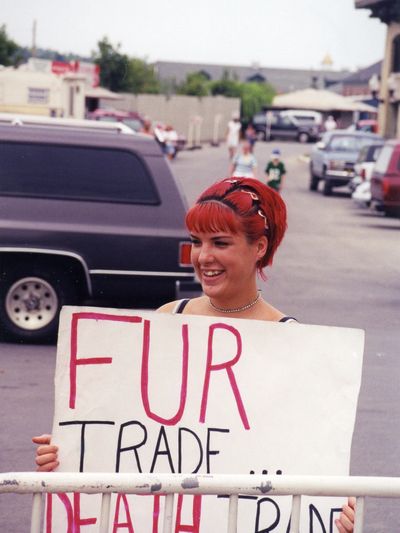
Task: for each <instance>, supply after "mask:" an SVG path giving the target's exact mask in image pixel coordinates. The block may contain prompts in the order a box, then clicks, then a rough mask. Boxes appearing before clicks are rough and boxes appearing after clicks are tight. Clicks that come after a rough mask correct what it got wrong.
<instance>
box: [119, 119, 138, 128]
mask: <svg viewBox="0 0 400 533" xmlns="http://www.w3.org/2000/svg"><path fill="white" fill-rule="evenodd" d="M122 122H123V123H124V124H126V125H127V126H129V127H130V128H131V129H132V130H133V131H140V130H141V129H142V123H141V121H140V120H139V119H138V118H124V120H123V121H122Z"/></svg>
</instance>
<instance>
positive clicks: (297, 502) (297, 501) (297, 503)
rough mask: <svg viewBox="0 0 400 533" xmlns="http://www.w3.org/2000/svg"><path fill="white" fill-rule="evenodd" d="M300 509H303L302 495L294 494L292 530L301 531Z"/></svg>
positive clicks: (291, 531)
mask: <svg viewBox="0 0 400 533" xmlns="http://www.w3.org/2000/svg"><path fill="white" fill-rule="evenodd" d="M300 510H301V496H300V495H298V494H297V495H296V496H293V499H292V512H291V515H290V532H289V533H299V531H300Z"/></svg>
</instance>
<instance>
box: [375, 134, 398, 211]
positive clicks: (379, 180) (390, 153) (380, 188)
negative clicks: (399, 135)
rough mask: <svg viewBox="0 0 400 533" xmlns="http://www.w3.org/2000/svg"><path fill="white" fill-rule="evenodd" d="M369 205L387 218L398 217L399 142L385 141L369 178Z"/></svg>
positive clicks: (393, 140)
mask: <svg viewBox="0 0 400 533" xmlns="http://www.w3.org/2000/svg"><path fill="white" fill-rule="evenodd" d="M371 205H372V206H373V207H374V208H375V209H377V210H378V211H381V212H383V213H384V214H385V215H387V216H395V217H398V216H400V140H399V139H392V140H390V141H387V142H386V143H385V145H384V147H383V148H382V151H381V153H380V154H379V157H378V159H377V161H376V163H375V168H374V172H373V174H372V178H371Z"/></svg>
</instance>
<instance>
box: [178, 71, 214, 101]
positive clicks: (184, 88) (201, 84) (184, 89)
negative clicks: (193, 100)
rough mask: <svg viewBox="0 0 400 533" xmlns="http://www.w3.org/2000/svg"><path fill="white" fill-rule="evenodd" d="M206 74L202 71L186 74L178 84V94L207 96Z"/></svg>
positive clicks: (207, 83) (207, 82)
mask: <svg viewBox="0 0 400 533" xmlns="http://www.w3.org/2000/svg"><path fill="white" fill-rule="evenodd" d="M209 85H210V83H209V81H208V79H207V76H205V75H204V74H203V73H202V72H191V73H190V74H188V75H187V76H186V80H185V81H184V82H183V83H182V84H181V85H179V86H178V89H177V93H178V94H187V95H189V96H207V95H208V94H209V92H210V90H209Z"/></svg>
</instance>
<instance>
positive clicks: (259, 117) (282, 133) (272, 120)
mask: <svg viewBox="0 0 400 533" xmlns="http://www.w3.org/2000/svg"><path fill="white" fill-rule="evenodd" d="M267 115H268V114H267V113H257V114H256V115H254V117H253V119H252V123H253V126H254V129H255V130H256V132H257V137H258V138H259V139H260V140H266V141H269V140H272V139H287V140H297V141H299V142H303V143H306V142H309V141H316V140H317V139H319V137H320V135H321V131H322V125H321V124H322V116H321V114H320V113H317V112H315V111H303V110H287V111H279V112H276V111H275V112H274V111H270V112H269V119H268V120H267Z"/></svg>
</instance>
